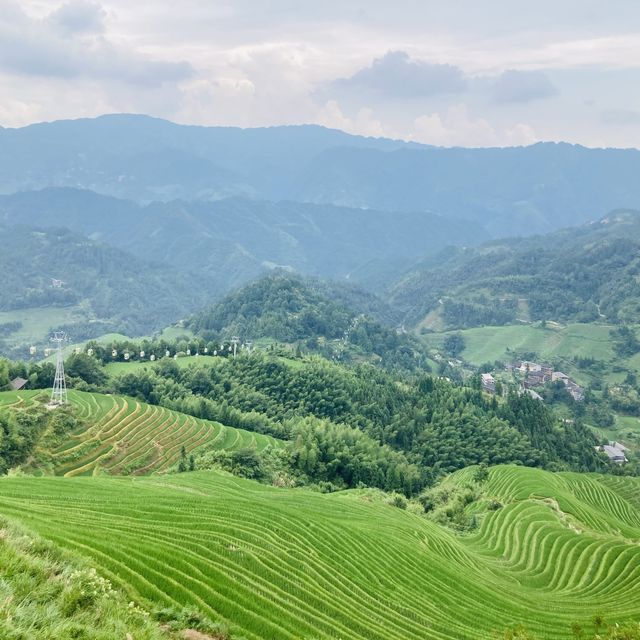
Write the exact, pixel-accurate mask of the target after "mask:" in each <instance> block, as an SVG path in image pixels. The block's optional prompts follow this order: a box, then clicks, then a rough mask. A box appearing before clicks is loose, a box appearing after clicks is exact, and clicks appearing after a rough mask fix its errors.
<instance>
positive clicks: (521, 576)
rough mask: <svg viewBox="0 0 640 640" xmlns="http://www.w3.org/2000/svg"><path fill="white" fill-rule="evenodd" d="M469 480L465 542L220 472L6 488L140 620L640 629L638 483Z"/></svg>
mask: <svg viewBox="0 0 640 640" xmlns="http://www.w3.org/2000/svg"><path fill="white" fill-rule="evenodd" d="M476 475H477V474H476ZM473 477H474V471H473V469H467V470H464V471H461V472H459V473H458V474H456V475H454V476H453V477H452V478H451V479H450V480H449V483H450V485H451V486H452V487H453V488H459V489H462V488H468V489H469V490H471V489H473V490H474V491H475V492H476V499H473V500H471V501H470V502H469V503H468V505H467V507H466V508H467V510H468V511H469V512H474V511H475V512H476V513H478V514H479V516H478V521H479V528H478V529H477V530H476V531H475V532H472V533H471V534H467V535H462V536H461V535H458V534H455V533H453V532H452V531H451V530H449V529H447V528H444V527H442V526H440V525H438V524H436V523H435V522H432V521H430V520H428V519H427V518H425V517H424V516H421V515H417V514H416V513H413V512H412V511H410V510H402V509H398V508H396V507H394V506H391V505H389V504H386V503H385V502H384V501H382V500H379V499H377V498H376V495H377V494H375V493H370V492H360V491H355V492H340V493H337V494H329V495H323V494H318V493H311V492H309V491H307V490H292V489H277V488H273V487H266V486H264V485H259V484H256V483H254V482H251V481H248V480H242V479H238V478H234V477H230V476H227V475H222V474H220V473H217V472H196V473H188V474H179V475H177V476H166V477H162V476H154V477H150V478H109V477H100V478H67V479H63V478H26V477H13V478H4V479H2V480H1V481H0V512H2V513H4V514H6V515H7V516H10V517H12V518H15V519H17V520H20V521H21V522H23V523H24V524H26V525H28V526H29V527H30V528H32V529H34V530H35V531H36V532H38V533H39V534H41V535H42V536H44V537H45V538H48V539H50V540H52V541H54V542H56V543H58V544H60V545H61V546H62V547H65V548H67V549H70V550H72V551H74V552H77V553H78V554H80V555H82V556H85V557H88V558H89V559H90V560H91V561H92V562H94V563H95V564H96V565H97V566H98V567H99V569H100V572H101V573H102V574H103V575H104V576H105V577H107V578H109V579H110V580H112V581H113V582H114V583H115V584H116V585H118V586H120V587H122V588H123V589H125V590H126V591H127V593H128V594H129V597H130V598H131V599H132V600H133V601H134V602H138V603H142V604H149V603H160V604H163V605H174V606H178V607H182V606H186V605H190V606H194V607H197V608H198V609H200V610H201V611H202V612H203V613H205V614H207V615H209V616H210V617H211V618H213V619H215V620H221V621H228V622H230V623H231V628H232V631H234V632H236V633H238V634H242V635H243V636H244V637H245V638H247V639H248V640H266V639H269V640H294V639H296V640H298V639H302V638H306V639H311V638H314V639H325V638H326V639H328V638H342V639H343V640H356V639H357V640H360V639H362V638H367V639H368V640H383V639H384V640H390V639H398V640H436V639H437V640H445V639H448V640H474V639H477V640H486V639H487V638H491V637H503V635H502V632H503V630H504V629H505V628H506V627H511V626H514V625H516V624H524V625H525V626H526V627H527V629H529V631H530V632H531V633H532V634H534V637H535V638H538V639H539V640H562V639H564V638H566V639H568V638H570V637H573V636H572V631H571V626H570V625H571V624H572V623H573V622H578V623H581V624H583V623H586V627H587V629H588V630H591V627H590V622H589V621H590V620H592V619H593V616H594V614H595V613H598V614H600V615H602V616H604V618H605V619H606V620H608V621H612V622H613V621H618V622H624V621H629V620H631V619H634V618H635V619H636V620H637V618H638V617H639V616H640V580H638V578H639V576H640V547H639V546H638V544H637V540H638V539H639V538H640V501H639V500H638V497H637V496H638V495H639V493H640V491H639V490H640V484H639V483H638V480H637V479H631V478H609V477H602V476H596V475H580V474H572V473H562V474H551V473H548V472H544V471H540V470H535V469H526V468H521V467H515V466H506V467H496V468H493V469H491V470H490V472H489V477H488V479H487V480H486V481H483V482H480V484H479V483H478V482H477V481H475V480H473ZM489 502H492V503H493V506H492V507H491V508H492V509H493V510H488V511H487V509H486V507H483V505H485V504H487V503H489Z"/></svg>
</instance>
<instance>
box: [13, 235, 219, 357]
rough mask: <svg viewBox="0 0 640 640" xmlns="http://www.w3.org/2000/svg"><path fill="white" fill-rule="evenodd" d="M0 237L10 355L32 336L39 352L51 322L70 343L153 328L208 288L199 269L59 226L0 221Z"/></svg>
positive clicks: (188, 307)
mask: <svg viewBox="0 0 640 640" xmlns="http://www.w3.org/2000/svg"><path fill="white" fill-rule="evenodd" d="M0 243H2V247H3V250H2V253H1V254H0V273H2V279H1V280H0V353H7V354H12V355H13V356H22V357H25V356H26V355H28V354H29V351H28V347H29V345H30V344H34V343H35V344H37V345H38V346H39V347H40V354H41V353H42V348H43V345H47V346H48V338H49V333H50V331H52V330H53V329H62V328H64V329H67V330H68V331H69V333H70V335H71V337H72V338H73V340H74V341H75V342H78V341H80V340H83V339H86V338H93V337H97V336H100V335H103V334H106V333H111V332H114V331H118V332H121V333H125V334H128V335H145V334H147V333H151V332H153V331H158V330H160V329H162V328H163V327H165V326H166V325H168V324H170V323H172V322H175V321H176V320H178V319H179V318H181V317H185V316H187V315H188V314H190V313H192V312H194V311H195V310H197V309H198V308H201V307H202V306H203V305H204V304H206V303H208V302H209V301H210V300H211V297H212V295H213V294H214V292H215V291H216V288H215V286H214V284H213V283H212V282H211V281H209V280H208V279H206V278H203V277H201V276H199V275H193V274H191V273H188V272H185V271H180V270H177V269H175V268H171V267H168V266H163V265H161V264H158V263H157V262H147V261H144V260H142V259H140V258H139V257H137V255H138V254H136V255H134V254H133V253H128V252H125V251H122V250H120V249H115V248H113V247H109V246H107V245H104V244H101V243H99V242H95V241H93V240H90V239H89V238H87V237H86V236H82V235H79V234H76V233H72V232H70V231H68V230H66V229H50V228H49V229H39V228H38V229H36V228H31V227H22V226H21V227H16V226H5V225H3V224H0ZM54 279H55V280H57V281H59V282H58V283H57V284H58V286H53V281H54ZM40 357H42V356H40Z"/></svg>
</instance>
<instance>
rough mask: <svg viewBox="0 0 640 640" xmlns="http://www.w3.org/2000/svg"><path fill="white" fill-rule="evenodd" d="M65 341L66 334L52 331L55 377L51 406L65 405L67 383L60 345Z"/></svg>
mask: <svg viewBox="0 0 640 640" xmlns="http://www.w3.org/2000/svg"><path fill="white" fill-rule="evenodd" d="M66 341H67V334H66V333H65V332H64V331H54V333H53V336H52V337H51V342H53V343H54V344H55V345H56V349H57V351H56V375H55V378H54V379H53V389H52V391H51V404H57V405H62V404H67V383H66V382H65V379H64V354H63V352H62V344H63V343H64V342H66Z"/></svg>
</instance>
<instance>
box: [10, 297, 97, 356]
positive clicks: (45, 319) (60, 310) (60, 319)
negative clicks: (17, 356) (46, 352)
mask: <svg viewBox="0 0 640 640" xmlns="http://www.w3.org/2000/svg"><path fill="white" fill-rule="evenodd" d="M86 320H87V317H86V313H85V312H84V311H83V310H82V308H81V307H78V306H74V307H43V308H40V307H36V308H33V309H16V310H14V311H0V324H4V323H7V322H16V321H18V322H22V327H20V329H18V330H17V331H15V332H14V333H12V334H11V335H10V336H8V337H9V339H10V340H11V342H12V343H13V344H21V343H32V344H35V345H37V346H38V347H40V346H41V345H45V344H46V346H49V334H50V332H51V331H52V330H53V329H54V328H56V327H58V326H61V325H65V324H71V323H73V322H77V321H86ZM42 349H44V347H42ZM42 349H40V351H41V352H42ZM40 357H42V355H40Z"/></svg>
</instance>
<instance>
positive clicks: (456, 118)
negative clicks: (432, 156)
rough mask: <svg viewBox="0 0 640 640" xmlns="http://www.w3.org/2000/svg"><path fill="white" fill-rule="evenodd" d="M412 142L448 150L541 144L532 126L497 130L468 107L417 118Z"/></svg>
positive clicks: (450, 109) (461, 106)
mask: <svg viewBox="0 0 640 640" xmlns="http://www.w3.org/2000/svg"><path fill="white" fill-rule="evenodd" d="M413 125H414V126H413V132H412V134H411V136H410V137H411V139H412V140H415V141H416V142H422V143H424V144H432V145H437V146H445V147H456V146H465V147H493V146H498V147H502V146H511V145H526V144H532V143H534V142H536V141H537V138H536V134H535V132H534V130H533V129H532V127H530V126H529V125H526V124H516V125H514V126H512V127H508V128H505V129H496V128H495V127H494V126H492V125H491V124H490V123H489V122H488V121H487V120H485V119H484V118H479V117H478V118H474V117H473V116H471V115H470V114H469V110H468V109H467V107H466V105H464V104H457V105H453V106H451V107H449V108H448V109H447V110H446V112H445V113H444V114H440V113H430V114H425V115H423V116H420V117H419V118H416V120H415V121H414V123H413Z"/></svg>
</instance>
